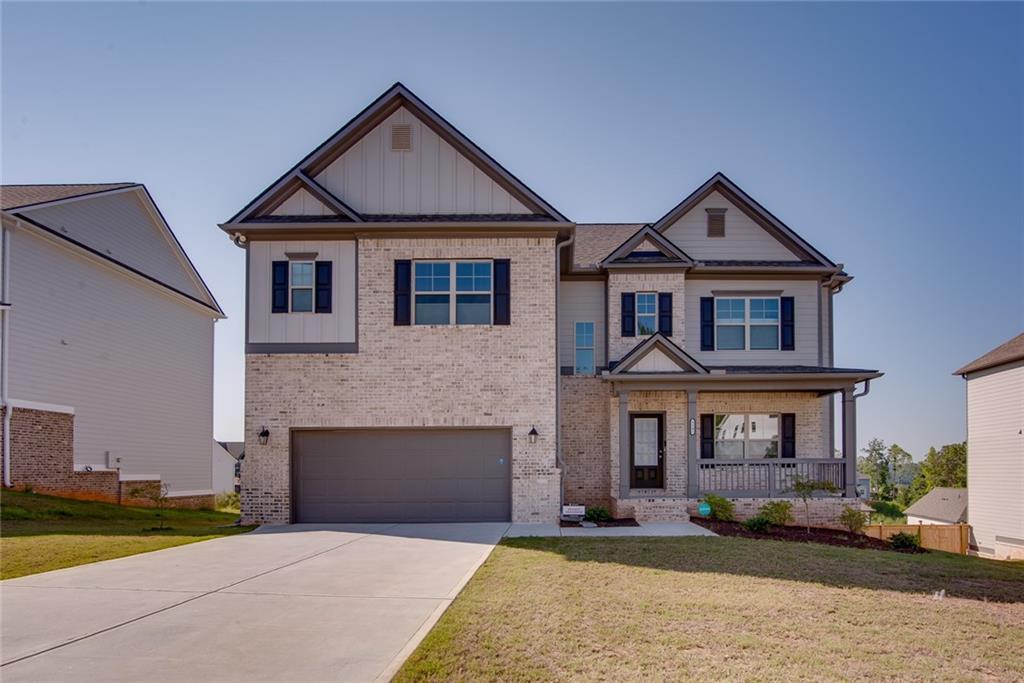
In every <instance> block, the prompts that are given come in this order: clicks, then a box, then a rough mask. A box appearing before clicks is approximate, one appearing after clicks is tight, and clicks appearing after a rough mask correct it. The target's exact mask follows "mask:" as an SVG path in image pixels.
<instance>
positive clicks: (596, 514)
mask: <svg viewBox="0 0 1024 683" xmlns="http://www.w3.org/2000/svg"><path fill="white" fill-rule="evenodd" d="M611 518H612V516H611V513H609V512H608V509H607V508H603V507H601V506H600V505H598V506H596V507H592V508H587V512H586V513H585V514H584V515H583V519H584V520H585V521H587V522H607V521H608V520H609V519H611Z"/></svg>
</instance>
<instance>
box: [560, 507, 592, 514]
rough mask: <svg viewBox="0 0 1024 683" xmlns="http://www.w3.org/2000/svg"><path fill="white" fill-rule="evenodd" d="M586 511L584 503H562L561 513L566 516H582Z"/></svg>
mask: <svg viewBox="0 0 1024 683" xmlns="http://www.w3.org/2000/svg"><path fill="white" fill-rule="evenodd" d="M586 513H587V506H586V505H563V506H562V514H563V515H565V516H566V517H571V516H577V517H582V516H583V515H585V514H586Z"/></svg>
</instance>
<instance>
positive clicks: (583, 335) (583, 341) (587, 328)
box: [575, 322, 594, 375]
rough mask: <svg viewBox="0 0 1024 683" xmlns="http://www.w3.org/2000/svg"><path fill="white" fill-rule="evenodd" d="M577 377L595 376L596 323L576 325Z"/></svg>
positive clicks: (579, 323)
mask: <svg viewBox="0 0 1024 683" xmlns="http://www.w3.org/2000/svg"><path fill="white" fill-rule="evenodd" d="M575 359H576V360H575V363H576V369H575V374H577V375H592V374H594V323H592V322H578V323H576V354H575Z"/></svg>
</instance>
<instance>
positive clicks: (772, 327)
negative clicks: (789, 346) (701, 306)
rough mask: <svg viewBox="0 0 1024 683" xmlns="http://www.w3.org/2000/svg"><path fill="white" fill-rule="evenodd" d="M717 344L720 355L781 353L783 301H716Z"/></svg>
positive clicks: (722, 299)
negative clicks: (761, 351) (771, 350)
mask: <svg viewBox="0 0 1024 683" xmlns="http://www.w3.org/2000/svg"><path fill="white" fill-rule="evenodd" d="M715 340H716V345H717V348H718V350H719V351H742V350H744V349H751V350H766V349H778V348H779V299H778V298H750V299H746V298H743V299H740V298H717V299H715Z"/></svg>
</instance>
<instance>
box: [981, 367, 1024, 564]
mask: <svg viewBox="0 0 1024 683" xmlns="http://www.w3.org/2000/svg"><path fill="white" fill-rule="evenodd" d="M1022 429H1024V361H1017V362H1016V363H1012V364H1009V365H1004V366H1001V367H997V368H991V369H988V370H982V371H980V372H976V373H972V374H970V375H968V376H967V521H968V523H969V524H970V525H971V531H972V534H973V539H972V543H973V544H974V545H977V546H978V547H979V549H980V552H981V554H984V555H995V556H997V557H1006V556H1007V555H1010V556H1015V557H1016V558H1018V559H1024V436H1022V435H1021V433H1020V432H1021V430H1022ZM1000 538H1002V539H1004V540H1003V541H1000V540H999V539H1000ZM1014 541H1016V542H1014Z"/></svg>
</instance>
